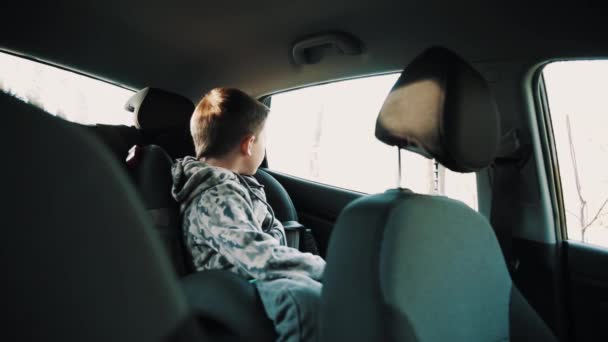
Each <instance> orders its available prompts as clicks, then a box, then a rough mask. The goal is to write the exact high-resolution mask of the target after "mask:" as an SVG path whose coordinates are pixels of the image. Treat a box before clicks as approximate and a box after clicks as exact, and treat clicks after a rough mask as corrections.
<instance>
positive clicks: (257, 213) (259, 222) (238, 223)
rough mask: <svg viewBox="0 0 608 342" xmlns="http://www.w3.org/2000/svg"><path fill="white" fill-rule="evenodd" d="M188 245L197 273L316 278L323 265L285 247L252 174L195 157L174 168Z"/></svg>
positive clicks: (176, 191)
mask: <svg viewBox="0 0 608 342" xmlns="http://www.w3.org/2000/svg"><path fill="white" fill-rule="evenodd" d="M172 174H173V189H172V192H173V196H174V197H175V199H176V200H177V202H178V203H179V204H180V211H181V214H182V217H183V222H182V228H183V231H184V237H185V241H186V245H187V247H188V249H189V251H190V252H191V254H192V257H193V261H194V266H195V267H196V269H197V270H199V271H202V270H210V269H225V270H230V271H232V272H235V273H238V274H240V275H242V276H245V277H246V278H248V279H260V280H272V279H277V278H299V277H302V276H305V277H308V278H312V279H314V280H320V279H321V277H322V275H323V270H324V269H325V261H324V260H323V259H321V258H320V257H318V256H315V255H312V254H310V253H302V252H300V251H299V250H297V249H295V248H290V247H287V246H286V239H285V231H284V229H283V226H282V225H281V223H280V222H279V221H278V220H275V219H274V215H273V214H272V209H270V210H269V208H270V207H269V206H268V205H267V203H266V195H265V193H264V187H263V186H262V185H261V184H260V183H258V182H257V181H256V179H255V178H253V177H251V176H241V175H238V174H236V173H234V172H232V171H230V170H227V169H224V168H219V167H214V166H210V165H207V164H205V163H203V162H200V161H198V160H196V159H195V158H193V157H186V158H184V159H180V160H178V161H177V162H176V163H175V165H174V166H173V168H172Z"/></svg>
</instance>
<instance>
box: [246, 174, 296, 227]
mask: <svg viewBox="0 0 608 342" xmlns="http://www.w3.org/2000/svg"><path fill="white" fill-rule="evenodd" d="M254 176H255V178H256V179H257V181H258V182H260V184H262V185H263V186H264V192H265V193H266V199H267V200H268V204H270V206H271V207H272V210H273V211H274V214H275V216H276V218H277V219H278V220H279V221H281V222H287V221H296V222H297V221H298V213H297V211H296V208H295V207H294V205H293V202H292V201H291V197H289V194H288V193H287V190H285V188H284V187H283V185H281V183H279V181H277V180H276V179H275V178H274V177H273V176H271V175H270V174H269V173H268V172H266V171H264V170H262V169H258V171H257V172H256V174H255V175H254Z"/></svg>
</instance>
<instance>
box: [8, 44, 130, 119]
mask: <svg viewBox="0 0 608 342" xmlns="http://www.w3.org/2000/svg"><path fill="white" fill-rule="evenodd" d="M0 91H3V92H5V93H9V94H12V95H14V96H16V97H18V98H20V99H21V100H23V101H25V102H28V103H31V104H33V105H35V106H37V107H40V108H42V109H44V110H45V111H47V112H48V113H50V114H53V115H56V116H59V117H62V118H64V119H66V120H69V121H74V122H78V123H82V124H98V123H102V124H112V125H129V126H130V125H133V123H134V117H133V114H132V113H130V112H128V111H126V110H124V109H123V108H124V106H125V103H126V102H127V100H128V99H129V97H130V96H131V95H133V91H131V90H127V89H124V88H121V87H118V86H115V85H113V84H110V83H107V82H103V81H100V80H96V79H93V78H90V77H86V76H83V75H80V74H77V73H74V72H70V71H67V70H63V69H60V68H56V67H52V66H50V65H46V64H43V63H38V62H35V61H32V60H29V59H25V58H20V57H16V56H13V55H10V54H7V53H2V52H0Z"/></svg>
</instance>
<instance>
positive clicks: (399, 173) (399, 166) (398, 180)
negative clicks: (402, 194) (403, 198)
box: [397, 146, 403, 189]
mask: <svg viewBox="0 0 608 342" xmlns="http://www.w3.org/2000/svg"><path fill="white" fill-rule="evenodd" d="M397 189H403V187H402V186H401V148H400V147H399V146H397Z"/></svg>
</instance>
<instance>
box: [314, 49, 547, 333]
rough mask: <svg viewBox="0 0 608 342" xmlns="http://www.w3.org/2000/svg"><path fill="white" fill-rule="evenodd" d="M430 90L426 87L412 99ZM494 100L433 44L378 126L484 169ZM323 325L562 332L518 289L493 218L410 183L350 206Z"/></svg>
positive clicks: (389, 135) (464, 167) (493, 137)
mask: <svg viewBox="0 0 608 342" xmlns="http://www.w3.org/2000/svg"><path fill="white" fill-rule="evenodd" d="M410 76H411V77H412V80H409V79H408V77H410ZM454 87H457V89H455V88H454ZM421 88H425V89H427V90H429V91H428V92H427V93H425V94H424V95H423V96H421V97H415V96H414V97H413V94H419V93H420V91H421ZM450 92H452V93H450ZM401 97H403V98H401ZM493 101H494V100H493V98H492V96H491V94H490V93H489V92H488V91H487V84H486V81H485V80H484V79H483V77H481V76H480V75H479V74H478V73H476V72H475V71H474V70H473V69H472V68H470V67H468V66H467V64H466V62H465V61H463V60H462V59H461V58H460V57H458V56H457V55H455V54H454V53H452V52H449V51H447V50H445V49H443V48H431V49H429V50H426V51H425V52H423V53H422V54H421V55H420V56H419V57H417V58H415V59H414V61H413V62H412V63H410V64H409V65H408V66H407V67H406V68H405V70H404V71H403V74H402V76H401V78H400V79H399V80H398V81H397V84H396V86H395V87H394V88H393V91H392V92H391V93H390V94H389V95H388V96H387V100H386V103H385V104H384V105H383V107H382V109H381V111H380V114H379V118H378V121H377V126H376V127H377V130H376V134H377V136H378V138H379V139H381V140H382V141H384V142H385V143H387V144H389V145H394V146H399V147H403V148H407V149H410V150H412V151H415V152H418V153H420V154H422V155H424V156H426V157H432V158H436V159H437V160H440V161H441V162H444V163H445V166H446V167H448V168H450V169H452V170H455V171H460V172H462V171H473V170H478V169H483V168H485V167H487V166H488V165H489V164H490V163H491V162H492V160H493V158H494V156H493V154H494V153H495V151H496V147H497V141H498V140H499V139H498V138H499V135H500V133H499V132H500V129H499V127H498V122H499V114H498V111H497V110H496V105H495V104H492V102H493ZM400 115H402V116H400ZM429 116H433V118H429ZM451 116H456V117H455V118H451ZM477 130H486V132H485V133H483V134H477V133H476V131H477ZM475 145H484V147H477V146H475ZM468 147H471V149H470V150H468V149H467V148H468ZM353 250H356V251H357V253H352V251H353ZM355 298H356V300H355ZM522 317H525V319H522ZM522 322H527V323H526V324H522ZM319 324H320V333H321V340H322V341H335V340H351V339H352V340H359V341H379V340H382V341H391V340H394V341H402V340H406V341H410V340H411V341H443V340H451V341H501V340H509V339H510V340H512V341H527V340H535V341H553V340H555V337H554V336H553V334H552V332H551V331H550V330H549V329H548V328H547V326H546V325H545V324H544V322H543V321H542V319H540V318H539V317H538V315H537V314H536V313H535V312H534V310H533V309H532V308H531V307H530V306H529V304H528V303H527V302H526V300H525V299H524V298H523V297H522V296H521V295H520V294H519V292H518V291H517V289H516V288H515V287H514V285H513V283H512V281H511V278H510V275H509V273H508V270H507V267H506V264H505V260H504V258H503V256H502V253H501V250H500V247H499V245H498V242H497V240H496V236H495V234H494V232H493V230H492V227H491V226H490V224H489V223H488V221H487V219H486V218H485V217H483V216H481V215H480V214H479V213H477V212H476V211H474V210H472V209H471V208H469V207H468V206H467V205H465V204H463V203H461V202H458V201H455V200H451V199H448V198H446V197H443V196H433V195H421V194H416V193H413V192H411V191H409V190H406V189H394V190H389V191H387V192H386V193H384V194H378V195H372V196H367V197H363V198H361V199H358V200H356V201H355V202H353V203H351V204H350V205H349V206H347V208H346V209H345V210H344V211H343V212H342V213H341V215H340V217H339V218H338V220H337V222H336V225H335V227H334V231H333V235H332V237H331V240H330V245H329V249H328V257H327V268H326V271H325V274H324V290H323V293H322V301H321V317H320V320H319ZM438 327H440V328H438Z"/></svg>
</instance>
